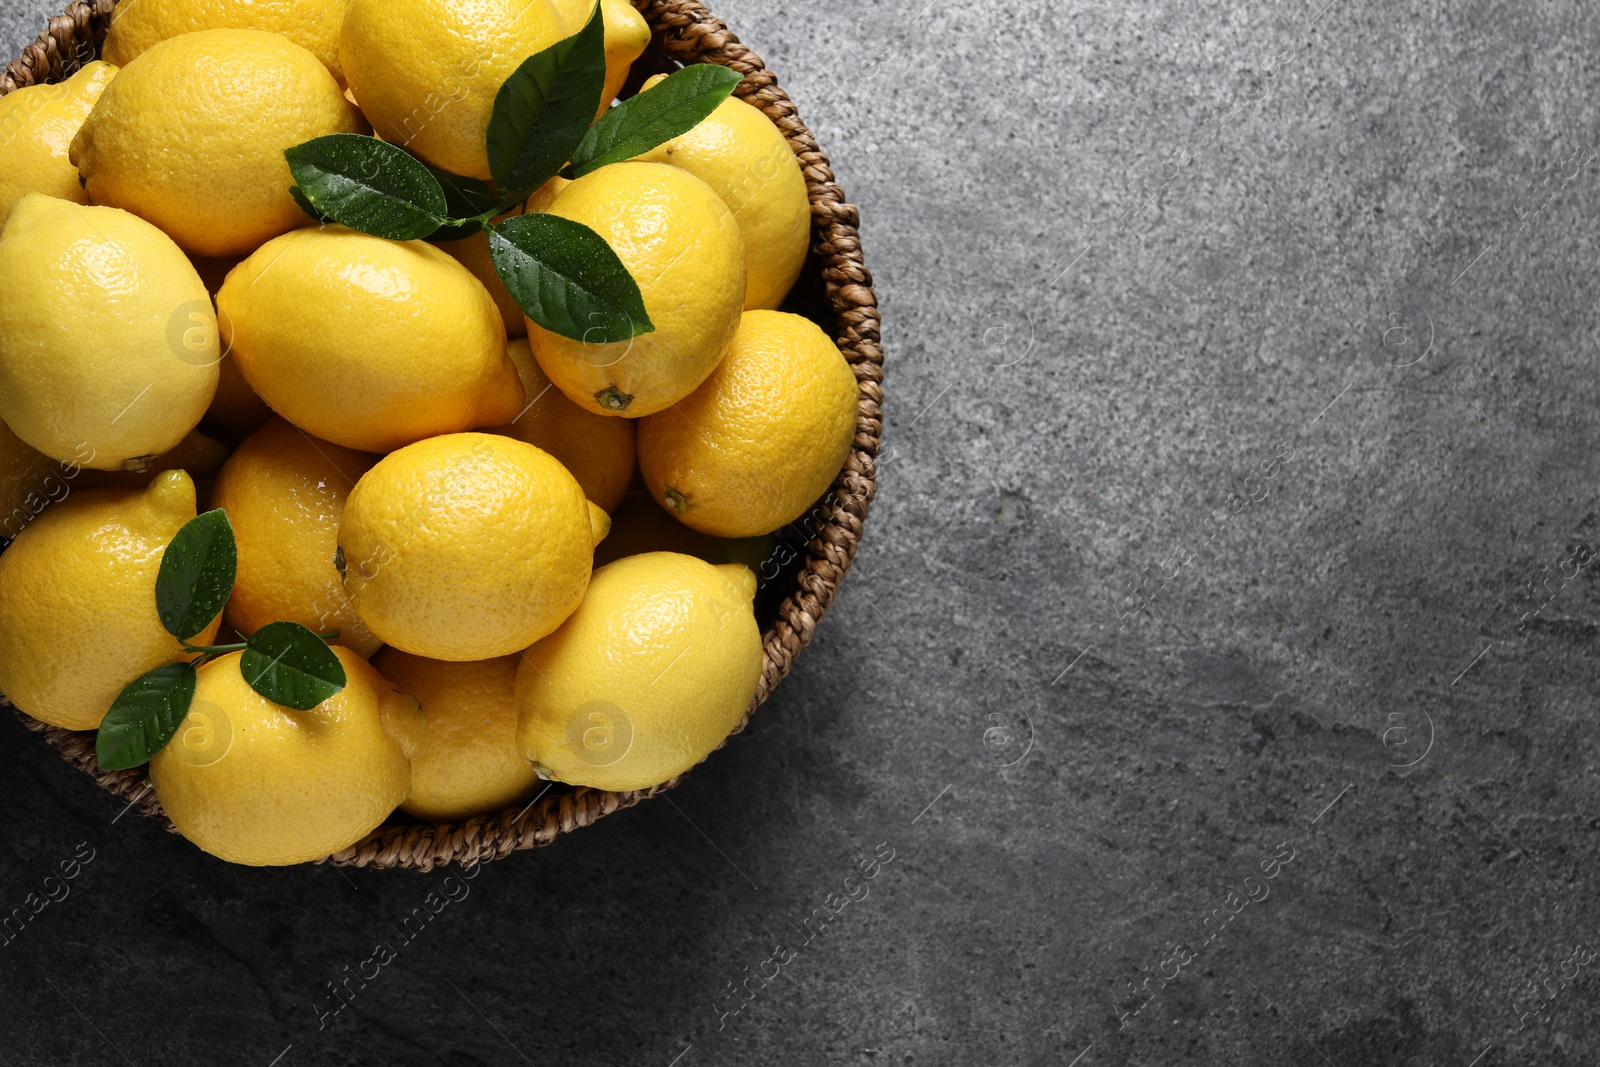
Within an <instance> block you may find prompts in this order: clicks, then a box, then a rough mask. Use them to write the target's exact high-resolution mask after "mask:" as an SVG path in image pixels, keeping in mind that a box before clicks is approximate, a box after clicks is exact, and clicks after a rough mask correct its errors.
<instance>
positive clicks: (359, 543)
mask: <svg viewBox="0 0 1600 1067" xmlns="http://www.w3.org/2000/svg"><path fill="white" fill-rule="evenodd" d="M591 509H593V513H592V514H591ZM610 525H611V524H610V520H609V519H607V518H606V516H605V513H604V512H603V511H600V510H599V509H598V508H593V505H591V504H590V503H589V502H588V500H587V499H585V497H584V495H583V488H582V487H581V486H579V485H578V482H577V480H576V479H575V478H573V477H572V475H571V474H569V473H567V469H566V468H565V467H563V466H562V465H561V464H560V463H558V462H557V461H556V460H555V458H554V457H552V456H551V455H550V454H549V453H547V452H545V451H543V450H541V449H538V448H535V447H534V446H533V445H530V444H526V443H524V442H522V441H515V440H512V439H511V438H509V437H498V436H495V435H492V434H481V433H466V434H450V435H447V436H444V437H434V438H430V439H428V440H426V441H419V442H418V443H416V444H414V445H409V446H407V447H406V448H402V449H400V450H399V451H398V452H395V453H393V454H391V455H389V456H386V457H385V458H384V459H383V460H381V461H380V462H379V463H378V465H377V466H375V467H373V468H372V470H370V471H368V472H367V473H366V475H365V476H364V477H362V479H361V480H360V481H359V482H357V483H356V487H355V489H354V490H353V491H352V492H351V494H350V499H349V500H348V501H347V502H346V503H345V509H344V518H343V520H342V521H341V522H340V524H339V550H340V552H341V553H342V554H343V564H344V568H345V582H346V585H347V586H348V587H349V589H350V593H351V595H352V596H353V597H354V598H355V605H356V610H357V611H358V612H360V613H361V618H362V619H363V620H365V622H366V624H367V625H368V626H369V627H371V629H372V632H373V633H375V634H377V635H378V637H379V638H380V639H382V640H383V641H384V642H385V643H386V644H390V645H393V646H395V647H396V648H398V649H400V650H402V651H404V652H410V653H411V654H412V655H416V656H427V657H429V658H430V659H442V660H448V661H450V662H452V663H459V662H464V661H470V660H482V659H494V658H495V657H497V656H506V655H510V654H511V653H513V652H520V651H521V650H522V649H524V648H526V647H528V646H529V645H531V644H532V643H533V642H535V641H537V640H538V639H539V638H541V637H543V636H545V635H546V634H548V633H549V632H550V631H552V630H554V629H555V628H556V627H557V626H559V625H561V622H562V620H564V619H565V618H566V617H567V616H568V615H570V614H572V612H573V611H574V609H576V608H577V606H578V603H579V601H581V600H582V599H583V591H584V590H585V589H586V588H587V587H588V585H589V572H590V570H591V569H592V567H593V565H594V546H595V545H596V544H597V543H599V541H600V540H601V538H603V537H604V536H605V532H606V530H607V529H609V527H610Z"/></svg>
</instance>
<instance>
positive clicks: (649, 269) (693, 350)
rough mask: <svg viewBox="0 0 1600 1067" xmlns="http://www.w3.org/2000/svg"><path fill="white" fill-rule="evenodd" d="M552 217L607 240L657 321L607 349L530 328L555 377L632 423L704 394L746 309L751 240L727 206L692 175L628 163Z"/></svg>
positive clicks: (564, 200)
mask: <svg viewBox="0 0 1600 1067" xmlns="http://www.w3.org/2000/svg"><path fill="white" fill-rule="evenodd" d="M546 211H547V212H548V213H549V214H552V215H559V216H561V217H562V218H566V219H571V220H573V221H574V222H581V223H583V224H584V225H585V226H588V227H589V228H590V229H592V230H594V231H595V232H597V233H598V234H599V235H600V236H601V237H603V238H605V240H606V242H607V243H608V244H609V245H610V246H611V247H612V249H614V250H615V251H616V253H617V256H618V257H619V258H620V259H621V260H622V263H623V265H624V266H626V267H627V268H628V272H629V273H630V274H632V275H633V278H634V280H635V281H636V282H638V284H639V291H640V293H641V294H642V295H643V297H644V306H645V311H646V312H648V313H649V315H650V321H651V322H652V323H654V325H655V332H653V333H647V334H641V335H640V336H638V337H635V338H634V339H633V340H631V341H619V342H616V343H612V344H603V343H594V342H588V341H574V340H571V339H570V338H566V337H562V336H560V335H558V334H554V333H551V332H550V331H548V330H545V329H543V328H542V327H540V326H539V325H538V324H537V323H534V322H529V324H528V339H529V340H530V341H531V342H532V344H533V354H534V355H535V356H536V357H538V360H539V365H540V366H541V367H543V368H544V370H545V373H546V374H548V375H549V376H550V380H551V381H553V382H555V383H556V387H557V388H558V389H560V390H561V391H562V392H563V393H566V394H567V396H569V397H571V398H572V400H573V401H574V402H576V403H577V404H579V405H581V406H582V407H585V408H587V409H589V410H590V411H595V412H599V413H600V414H602V415H625V416H627V417H629V418H639V417H640V416H644V415H651V414H654V413H655V412H657V411H662V410H664V409H666V408H669V407H671V406H672V405H673V404H675V403H677V402H678V401H679V400H682V399H683V398H684V397H686V396H688V395H689V394H690V393H692V392H694V390H695V389H696V388H697V387H698V386H699V385H700V383H701V382H703V381H705V379H706V376H707V375H708V374H710V373H711V370H712V368H714V367H715V366H716V365H717V364H718V363H720V362H722V357H723V356H724V355H725V354H726V353H727V350H728V343H729V342H730V341H731V340H732V339H733V332H734V330H736V329H737V328H738V325H739V310H740V308H741V307H742V306H743V304H744V284H745V271H744V239H743V238H742V237H740V236H739V224H738V223H737V222H735V221H734V218H733V215H732V213H731V212H729V211H728V208H727V205H725V204H723V202H722V200H721V199H720V198H719V197H718V196H717V194H716V193H714V192H712V190H711V187H710V186H708V185H707V184H706V183H705V182H703V181H701V180H700V179H699V178H696V177H695V176H694V175H692V174H690V173H689V172H687V171H684V170H679V169H677V168H676V167H669V166H666V165H664V164H661V163H618V164H616V165H615V166H610V167H601V168H600V169H599V170H597V171H593V172H592V173H589V174H586V175H584V176H583V177H581V178H579V179H578V180H577V181H574V182H572V183H571V184H570V185H567V186H566V187H565V188H563V189H562V190H561V192H560V193H559V194H558V195H557V196H556V197H555V199H554V201H552V202H551V204H550V205H549V207H548V208H546Z"/></svg>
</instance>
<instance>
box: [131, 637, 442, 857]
mask: <svg viewBox="0 0 1600 1067" xmlns="http://www.w3.org/2000/svg"><path fill="white" fill-rule="evenodd" d="M334 654H335V655H336V656H338V657H339V662H340V663H341V664H343V665H344V671H345V678H346V684H345V688H344V691H343V692H341V693H339V694H338V695H337V696H334V697H331V698H330V699H328V700H325V701H323V702H322V703H321V704H318V705H317V706H316V707H314V708H312V709H311V710H310V711H295V710H294V709H292V708H286V707H283V706H282V705H281V704H274V703H273V702H272V701H270V700H268V699H267V698H266V697H264V696H262V695H261V694H259V693H257V692H256V691H255V690H254V689H252V688H250V685H249V683H247V682H246V681H245V679H244V676H243V675H242V674H241V673H240V670H239V661H240V659H241V658H242V653H238V652H235V653H233V654H231V655H228V656H223V657H222V658H220V659H216V660H213V661H211V662H210V663H207V664H206V665H205V666H203V667H201V668H200V678H199V682H198V684H196V686H195V694H194V703H193V704H192V705H191V706H190V708H189V714H188V715H187V716H185V717H184V720H183V723H182V724H181V725H180V726H179V727H178V732H177V734H176V735H175V736H174V737H173V738H172V740H171V741H170V742H168V743H167V746H166V747H165V748H163V749H162V750H161V751H160V752H158V753H156V756H155V759H153V760H151V761H150V784H151V785H152V786H153V787H154V788H155V793H156V797H157V798H158V799H159V800H160V801H161V806H162V807H163V808H164V809H166V812H167V816H168V817H169V818H170V819H171V820H172V824H173V825H174V826H176V827H177V828H178V832H179V833H181V834H183V836H184V837H187V838H188V839H189V840H190V841H192V842H194V843H195V844H196V845H198V846H199V847H200V848H201V849H203V850H205V851H206V852H209V853H211V854H212V855H213V856H217V857H220V858H222V859H225V860H227V861H228V862H230V863H243V864H248V865H250V866H252V867H274V866H283V865H286V864H291V863H307V862H310V861H312V860H320V859H322V858H324V857H325V856H329V855H332V854H333V853H335V852H338V851H339V850H341V849H345V848H349V847H350V846H351V845H353V844H355V843H356V842H358V841H360V840H361V839H362V838H363V837H366V836H367V834H369V833H371V832H372V831H373V830H376V829H377V828H378V827H379V826H380V825H382V823H383V821H384V820H385V819H387V818H388V817H389V814H390V813H391V812H393V811H394V809H395V808H396V807H398V806H399V804H400V802H401V801H402V800H404V799H405V798H406V793H407V791H408V790H409V789H410V788H411V765H410V763H409V761H408V757H409V755H410V753H411V752H413V751H415V750H416V747H417V746H418V744H420V743H421V740H422V734H423V730H424V728H425V727H424V724H423V721H422V712H421V710H420V709H419V708H418V707H417V702H416V700H415V698H413V697H410V696H407V695H405V694H403V693H401V692H400V691H399V690H397V689H396V688H395V687H394V686H392V685H390V684H389V682H387V681H386V680H385V679H384V678H383V677H382V676H380V675H379V674H378V672H377V671H375V670H373V669H372V667H371V665H369V664H368V663H367V661H366V660H364V659H362V658H361V657H360V656H357V655H356V654H355V653H354V652H351V651H350V650H349V649H347V648H336V649H334Z"/></svg>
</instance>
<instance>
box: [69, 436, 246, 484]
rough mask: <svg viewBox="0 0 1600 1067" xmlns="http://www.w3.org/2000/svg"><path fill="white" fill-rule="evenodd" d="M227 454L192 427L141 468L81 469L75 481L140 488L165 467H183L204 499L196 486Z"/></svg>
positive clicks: (218, 467)
mask: <svg viewBox="0 0 1600 1067" xmlns="http://www.w3.org/2000/svg"><path fill="white" fill-rule="evenodd" d="M227 458H228V449H227V447H226V446H225V445H223V444H222V443H221V442H219V441H213V440H212V439H211V438H209V437H207V436H206V435H205V434H203V433H201V432H200V431H199V430H195V431H193V432H191V433H190V434H189V435H188V436H187V437H185V438H184V439H183V440H182V441H179V442H178V444H177V446H176V447H175V448H172V449H170V450H169V451H166V452H163V453H162V454H161V455H159V456H156V457H155V458H154V459H152V460H150V462H149V465H148V466H146V467H145V468H144V469H143V470H137V471H84V472H82V474H81V475H80V476H79V478H78V481H77V484H78V487H79V488H82V489H143V488H144V487H145V486H147V485H149V484H150V483H151V482H153V481H155V480H156V479H157V478H158V477H160V476H161V475H163V474H165V473H166V472H167V471H183V472H184V473H185V474H187V475H188V476H189V477H190V478H192V479H193V480H194V482H195V488H196V495H197V497H198V498H199V499H200V500H204V499H205V494H204V493H202V492H200V489H201V488H202V487H203V484H204V483H205V482H206V481H207V479H209V478H211V477H213V476H215V475H216V473H217V472H218V471H220V470H221V469H222V464H223V461H225V460H226V459H227Z"/></svg>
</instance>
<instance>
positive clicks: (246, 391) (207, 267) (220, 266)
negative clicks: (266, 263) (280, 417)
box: [189, 256, 272, 445]
mask: <svg viewBox="0 0 1600 1067" xmlns="http://www.w3.org/2000/svg"><path fill="white" fill-rule="evenodd" d="M241 259H242V257H239V256H227V257H225V258H222V259H213V258H210V257H208V256H190V257H189V262H191V263H193V264H194V269H195V271H196V272H197V273H198V274H199V275H200V280H201V281H202V282H204V283H205V286H206V292H208V293H210V294H211V299H212V302H213V303H215V301H216V298H217V293H218V291H219V290H221V289H222V283H223V282H224V281H226V280H227V278H228V274H229V272H231V271H232V270H233V268H234V267H237V266H238V265H239V263H240V262H241ZM231 354H232V353H229V352H224V353H223V354H222V362H221V363H218V364H217V395H216V396H215V397H213V398H212V400H211V407H210V408H209V409H208V410H207V411H206V416H205V418H204V419H202V420H201V424H202V425H204V426H205V427H207V428H208V429H209V430H211V431H212V432H214V433H216V434H217V435H218V436H220V437H222V438H224V439H226V440H227V441H228V443H229V444H234V445H236V444H238V443H239V442H240V441H243V440H244V439H245V438H246V437H249V436H250V435H251V434H253V433H255V432H256V431H257V430H259V429H261V427H263V426H265V425H266V424H267V420H268V419H269V418H271V417H272V409H271V408H269V407H267V404H266V401H264V400H262V399H261V398H260V397H259V396H256V391H255V390H254V389H252V388H250V383H249V382H247V381H245V380H244V372H243V371H241V370H240V369H239V361H238V360H236V359H229V358H228V357H229V356H230V355H231Z"/></svg>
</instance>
